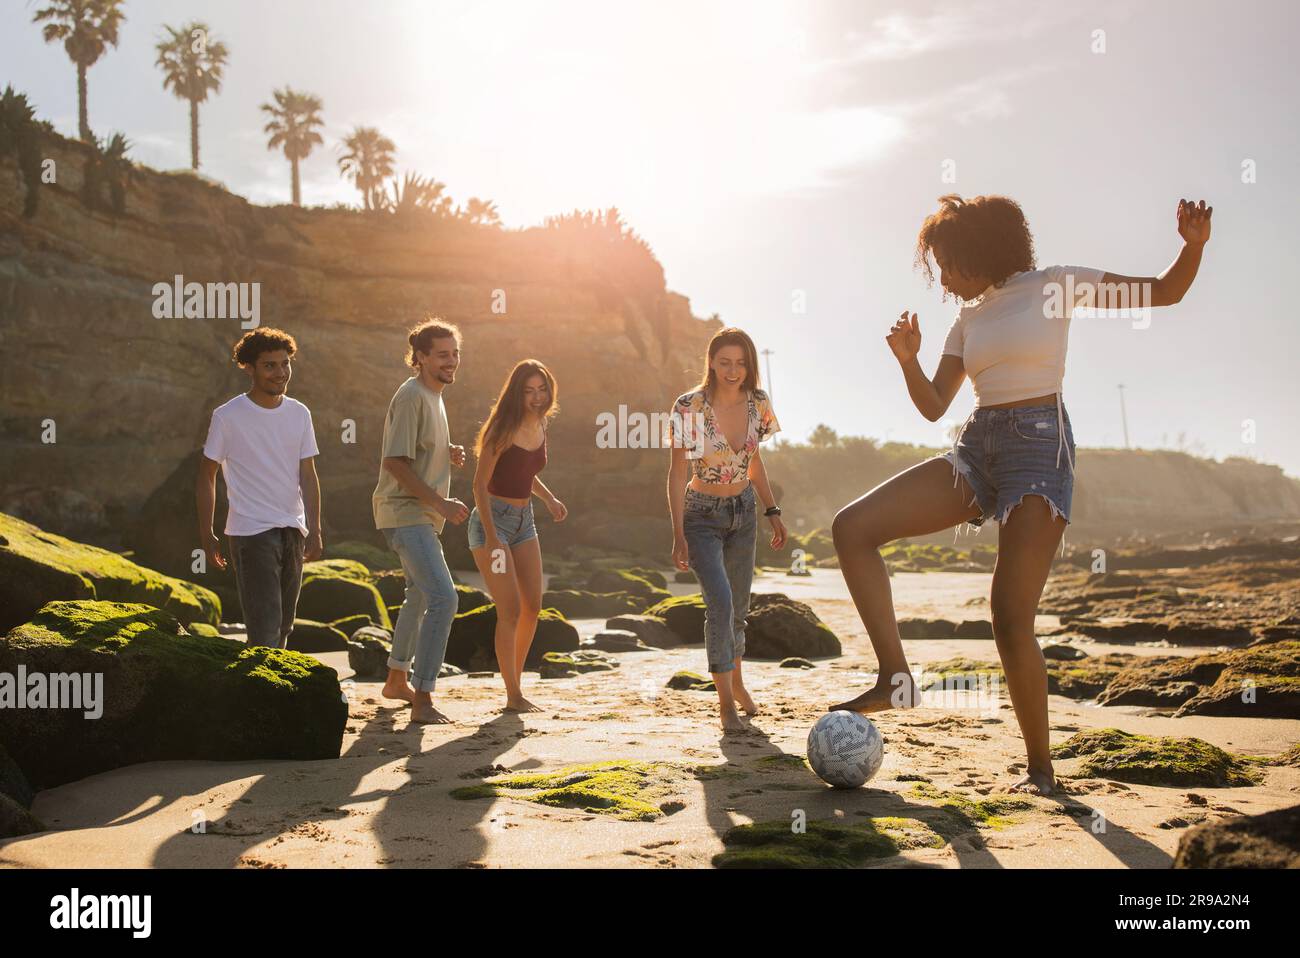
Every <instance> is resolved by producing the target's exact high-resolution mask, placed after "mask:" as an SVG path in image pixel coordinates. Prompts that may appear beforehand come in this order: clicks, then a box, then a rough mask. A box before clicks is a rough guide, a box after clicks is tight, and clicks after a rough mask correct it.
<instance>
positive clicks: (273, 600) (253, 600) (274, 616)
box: [227, 526, 307, 649]
mask: <svg viewBox="0 0 1300 958" xmlns="http://www.w3.org/2000/svg"><path fill="white" fill-rule="evenodd" d="M227 538H228V539H229V540H230V558H231V559H233V560H234V563H235V585H236V586H238V588H239V604H240V606H241V607H242V608H243V610H244V628H245V629H246V630H247V632H248V637H247V639H245V642H246V643H247V644H248V645H264V646H266V647H267V648H271V649H282V648H284V647H285V644H286V643H287V642H288V640H289V633H290V632H292V631H293V619H294V616H295V615H296V614H297V611H298V592H299V590H300V589H301V588H302V559H303V553H304V552H305V551H306V547H307V539H306V537H305V536H304V535H303V534H302V531H301V530H299V529H298V528H297V527H295V526H286V527H282V528H278V529H267V530H265V531H264V532H258V533H256V534H254V535H251V536H228V537H227Z"/></svg>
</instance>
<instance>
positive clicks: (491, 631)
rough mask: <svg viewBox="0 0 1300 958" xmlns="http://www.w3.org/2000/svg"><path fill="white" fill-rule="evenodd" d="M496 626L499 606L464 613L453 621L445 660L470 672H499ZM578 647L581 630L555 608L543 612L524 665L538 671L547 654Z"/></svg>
mask: <svg viewBox="0 0 1300 958" xmlns="http://www.w3.org/2000/svg"><path fill="white" fill-rule="evenodd" d="M496 627H497V607H496V606H495V605H493V604H491V603H488V604H487V605H484V606H480V607H479V608H477V609H471V610H470V611H469V612H462V613H460V614H459V615H457V616H456V618H455V619H454V620H453V621H452V626H451V636H450V638H449V639H448V640H447V655H446V657H445V660H446V661H447V662H450V663H451V664H452V665H455V666H458V667H460V668H462V669H464V670H465V671H467V672H479V671H488V670H494V669H496V667H497V656H496V646H495V636H496ZM578 646H579V643H578V630H577V629H575V628H574V627H573V626H572V625H570V624H569V623H568V622H567V621H566V620H565V618H564V616H562V615H561V614H560V613H558V612H556V611H555V610H554V609H543V610H542V614H541V616H540V617H539V618H538V621H537V633H536V635H535V636H534V637H533V644H532V646H531V647H530V648H529V650H528V658H527V659H526V660H525V662H524V666H525V667H526V668H529V669H535V668H537V667H538V666H539V665H540V664H541V661H542V656H543V655H545V654H546V653H547V652H575V651H577V649H578Z"/></svg>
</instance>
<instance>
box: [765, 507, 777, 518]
mask: <svg viewBox="0 0 1300 958" xmlns="http://www.w3.org/2000/svg"><path fill="white" fill-rule="evenodd" d="M780 514H781V507H780V506H768V507H767V509H766V511H764V513H763V515H765V516H779V515H780Z"/></svg>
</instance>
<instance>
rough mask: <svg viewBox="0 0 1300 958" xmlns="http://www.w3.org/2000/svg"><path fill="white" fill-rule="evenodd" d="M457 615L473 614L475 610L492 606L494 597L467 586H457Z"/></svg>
mask: <svg viewBox="0 0 1300 958" xmlns="http://www.w3.org/2000/svg"><path fill="white" fill-rule="evenodd" d="M456 596H457V599H456V601H457V605H456V612H457V614H459V613H462V612H473V611H474V610H475V609H481V608H483V607H484V606H489V605H491V604H492V597H491V596H490V595H488V594H487V593H486V592H484V591H483V590H482V589H475V588H472V587H471V586H467V585H458V586H456Z"/></svg>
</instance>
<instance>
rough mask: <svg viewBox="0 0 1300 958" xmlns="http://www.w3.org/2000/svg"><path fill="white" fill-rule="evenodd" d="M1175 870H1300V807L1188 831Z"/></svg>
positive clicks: (1175, 860) (1202, 826)
mask: <svg viewBox="0 0 1300 958" xmlns="http://www.w3.org/2000/svg"><path fill="white" fill-rule="evenodd" d="M1174 867H1175V868H1297V867H1300V805H1293V806H1291V807H1290V808H1279V809H1277V810H1275V811H1272V812H1264V813H1263V814H1262V815H1245V816H1243V817H1241V818H1233V819H1229V820H1227V821H1222V822H1212V823H1209V824H1206V825H1198V826H1196V827H1195V828H1190V829H1188V830H1187V831H1186V832H1185V833H1184V834H1183V837H1182V838H1181V839H1180V840H1179V842H1178V851H1177V852H1176V853H1175V855H1174Z"/></svg>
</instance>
